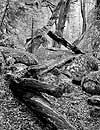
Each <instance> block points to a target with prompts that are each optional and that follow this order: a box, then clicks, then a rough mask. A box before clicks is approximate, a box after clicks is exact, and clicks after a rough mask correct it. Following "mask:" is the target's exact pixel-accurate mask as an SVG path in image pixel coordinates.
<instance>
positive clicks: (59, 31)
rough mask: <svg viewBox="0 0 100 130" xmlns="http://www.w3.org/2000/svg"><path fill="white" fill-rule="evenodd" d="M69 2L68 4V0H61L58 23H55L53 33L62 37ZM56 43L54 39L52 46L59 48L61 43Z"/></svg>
mask: <svg viewBox="0 0 100 130" xmlns="http://www.w3.org/2000/svg"><path fill="white" fill-rule="evenodd" d="M69 4H70V0H67V1H65V0H62V5H61V7H60V14H59V18H58V23H57V25H56V31H55V33H56V34H57V35H58V36H60V37H63V30H64V27H65V22H66V17H67V14H68V10H69ZM57 44H58V43H57V42H56V41H54V45H53V46H54V47H57V46H58V48H60V47H61V44H60V43H59V44H58V45H57Z"/></svg>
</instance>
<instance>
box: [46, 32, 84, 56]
mask: <svg viewBox="0 0 100 130" xmlns="http://www.w3.org/2000/svg"><path fill="white" fill-rule="evenodd" d="M47 35H48V36H49V37H50V38H52V39H53V40H55V41H57V42H58V43H61V44H62V45H63V46H65V47H66V48H68V49H70V50H72V51H73V52H74V53H75V54H84V53H83V52H82V51H81V50H80V49H79V48H78V47H77V46H75V45H71V44H70V43H69V42H67V41H66V40H65V39H64V38H62V37H59V36H57V35H56V34H54V33H53V32H51V31H48V33H47Z"/></svg>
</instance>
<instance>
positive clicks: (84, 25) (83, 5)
mask: <svg viewBox="0 0 100 130" xmlns="http://www.w3.org/2000/svg"><path fill="white" fill-rule="evenodd" d="M80 3H81V14H82V18H83V27H82V34H83V33H84V32H85V31H86V17H85V1H84V0H80Z"/></svg>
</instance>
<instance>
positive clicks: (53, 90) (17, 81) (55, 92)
mask: <svg viewBox="0 0 100 130" xmlns="http://www.w3.org/2000/svg"><path fill="white" fill-rule="evenodd" d="M8 79H9V81H10V84H11V86H12V87H13V86H14V87H15V89H18V90H19V91H21V90H23V92H25V91H26V92H33V93H34V92H35V91H37V92H42V93H47V94H48V95H52V96H54V97H56V98H59V97H61V96H62V94H63V93H64V91H65V88H64V87H63V86H62V85H59V86H52V85H49V84H46V83H43V82H40V81H38V80H36V79H33V78H19V77H15V75H13V74H7V75H6V80H8Z"/></svg>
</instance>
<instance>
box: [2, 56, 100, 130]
mask: <svg viewBox="0 0 100 130" xmlns="http://www.w3.org/2000/svg"><path fill="white" fill-rule="evenodd" d="M41 57H42V56H40V57H39V56H38V58H41ZM63 58H64V57H63ZM56 60H57V61H58V60H59V58H58V59H56ZM52 61H53V60H52ZM48 62H50V63H51V60H49V61H48ZM53 62H54V61H53ZM41 63H42V60H41ZM43 78H44V81H45V82H46V83H50V84H56V85H57V84H59V83H63V84H64V85H66V90H65V93H64V94H63V95H62V97H61V98H58V99H56V98H54V97H52V96H48V95H47V94H45V95H44V96H45V97H46V98H47V99H48V100H49V101H50V102H51V104H52V108H53V109H54V110H55V111H57V112H58V113H60V114H61V115H63V117H64V118H65V119H66V120H67V121H68V122H69V123H70V124H72V126H74V127H75V128H76V130H100V119H97V118H91V117H90V115H89V111H90V109H92V108H91V106H89V105H87V102H86V100H87V97H89V95H87V94H86V93H85V92H83V91H82V89H81V87H80V86H75V85H70V84H68V83H67V82H66V80H67V79H66V77H65V76H63V75H61V76H60V77H59V78H56V77H55V76H53V75H52V74H50V73H48V74H47V75H46V76H45V77H43ZM33 113H34V112H33ZM0 130H48V127H45V128H44V127H43V125H42V124H41V122H39V121H38V119H37V117H36V116H35V115H34V114H33V115H31V114H30V113H29V112H28V110H27V108H26V106H25V105H24V104H20V103H19V102H18V101H17V100H16V99H15V98H14V97H13V95H12V93H11V91H10V90H9V86H8V84H7V82H6V81H5V80H4V77H3V75H1V76H0ZM66 130H67V128H66Z"/></svg>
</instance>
